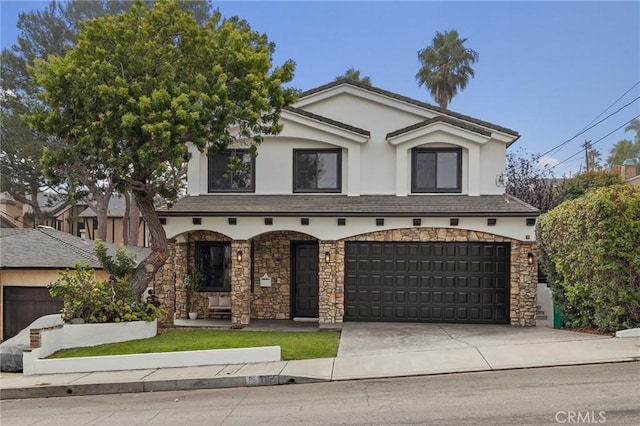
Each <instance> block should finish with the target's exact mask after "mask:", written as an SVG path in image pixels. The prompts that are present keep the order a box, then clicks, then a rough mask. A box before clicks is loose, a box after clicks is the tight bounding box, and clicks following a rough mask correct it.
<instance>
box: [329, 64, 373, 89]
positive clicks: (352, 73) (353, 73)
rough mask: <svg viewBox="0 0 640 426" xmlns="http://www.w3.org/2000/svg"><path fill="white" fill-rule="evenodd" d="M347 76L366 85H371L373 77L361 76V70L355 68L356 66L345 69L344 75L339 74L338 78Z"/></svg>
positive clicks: (348, 78) (350, 79)
mask: <svg viewBox="0 0 640 426" xmlns="http://www.w3.org/2000/svg"><path fill="white" fill-rule="evenodd" d="M343 78H346V79H347V80H349V81H355V82H356V83H362V84H364V85H365V86H371V77H369V76H366V77H360V70H357V69H355V68H354V67H351V68H349V69H348V70H346V71H345V73H344V75H339V76H337V77H336V80H340V79H343Z"/></svg>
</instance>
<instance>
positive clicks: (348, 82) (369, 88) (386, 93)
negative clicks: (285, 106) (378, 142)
mask: <svg viewBox="0 0 640 426" xmlns="http://www.w3.org/2000/svg"><path fill="white" fill-rule="evenodd" d="M341 85H347V86H354V87H358V88H360V89H362V90H366V91H369V92H372V93H377V94H379V95H383V96H387V97H389V98H392V99H395V100H398V101H401V102H406V103H408V104H411V105H415V106H417V107H420V108H424V109H427V110H430V111H434V112H437V113H439V114H443V115H446V116H449V117H452V118H455V119H458V120H463V121H468V122H470V123H474V124H477V125H480V126H484V127H488V128H490V129H493V130H496V131H498V132H503V133H507V134H509V135H512V136H517V137H519V136H520V135H519V133H518V132H516V131H515V130H511V129H508V128H506V127H502V126H498V125H497V124H493V123H489V122H487V121H482V120H478V119H476V118H473V117H470V116H468V115H464V114H459V113H457V112H453V111H450V110H448V109H445V108H440V107H437V106H434V105H431V104H428V103H426V102H422V101H419V100H417V99H412V98H409V97H407V96H403V95H400V94H398V93H394V92H390V91H388V90H384V89H380V88H379V87H374V86H367V85H366V84H362V83H360V82H356V81H352V80H348V79H346V78H341V79H339V80H336V81H332V82H331V83H327V84H324V85H322V86H319V87H316V88H315V89H310V90H307V91H305V92H302V94H301V95H300V97H299V99H304V98H306V97H309V96H312V95H314V94H316V93H320V92H323V91H325V90H329V89H333V88H334V87H338V86H341Z"/></svg>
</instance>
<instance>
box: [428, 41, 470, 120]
mask: <svg viewBox="0 0 640 426" xmlns="http://www.w3.org/2000/svg"><path fill="white" fill-rule="evenodd" d="M466 41H467V39H466V38H463V39H461V38H460V37H459V36H458V32H457V31H456V30H452V31H445V32H444V33H441V32H439V31H438V32H437V33H436V36H435V37H434V38H433V42H432V43H431V46H428V47H425V48H424V49H422V50H420V51H418V59H419V60H420V63H421V64H422V67H421V68H420V70H419V71H418V73H417V74H416V79H417V80H418V84H419V85H420V86H422V85H423V84H424V85H425V86H427V88H428V89H429V91H430V92H431V96H433V98H434V99H435V101H436V102H437V103H438V105H440V107H441V108H445V109H446V108H447V105H449V103H450V102H451V100H452V99H453V97H454V96H455V95H456V94H457V93H458V90H463V89H464V88H465V87H467V83H468V82H469V79H470V78H473V77H474V75H475V74H474V72H473V68H471V64H473V63H475V62H477V61H478V58H479V55H478V52H476V51H475V50H472V49H468V48H466V47H464V42H466Z"/></svg>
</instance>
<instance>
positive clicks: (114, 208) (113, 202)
mask: <svg viewBox="0 0 640 426" xmlns="http://www.w3.org/2000/svg"><path fill="white" fill-rule="evenodd" d="M125 204H126V203H125V199H124V196H122V195H120V194H113V195H112V196H111V199H110V200H109V207H108V211H107V216H108V217H123V216H124V211H125ZM97 216H98V214H97V213H96V211H95V210H93V208H92V207H87V208H86V209H84V210H83V211H82V213H80V217H97Z"/></svg>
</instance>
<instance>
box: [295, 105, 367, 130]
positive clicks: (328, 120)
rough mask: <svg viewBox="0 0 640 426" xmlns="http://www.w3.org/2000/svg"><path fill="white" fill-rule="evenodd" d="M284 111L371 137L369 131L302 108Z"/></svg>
mask: <svg viewBox="0 0 640 426" xmlns="http://www.w3.org/2000/svg"><path fill="white" fill-rule="evenodd" d="M284 109H285V110H287V111H289V112H292V113H294V114H298V115H302V116H303V117H307V118H311V119H312V120H317V121H321V122H323V123H327V124H330V125H332V126H336V127H340V128H341V129H344V130H348V131H350V132H354V133H359V134H361V135H364V136H371V133H370V132H369V131H368V130H364V129H360V128H359V127H355V126H351V125H349V124H345V123H342V122H340V121H337V120H333V119H331V118H327V117H323V116H322V115H318V114H314V113H312V112H309V111H305V110H303V109H300V108H295V107H292V106H287V107H285V108H284Z"/></svg>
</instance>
